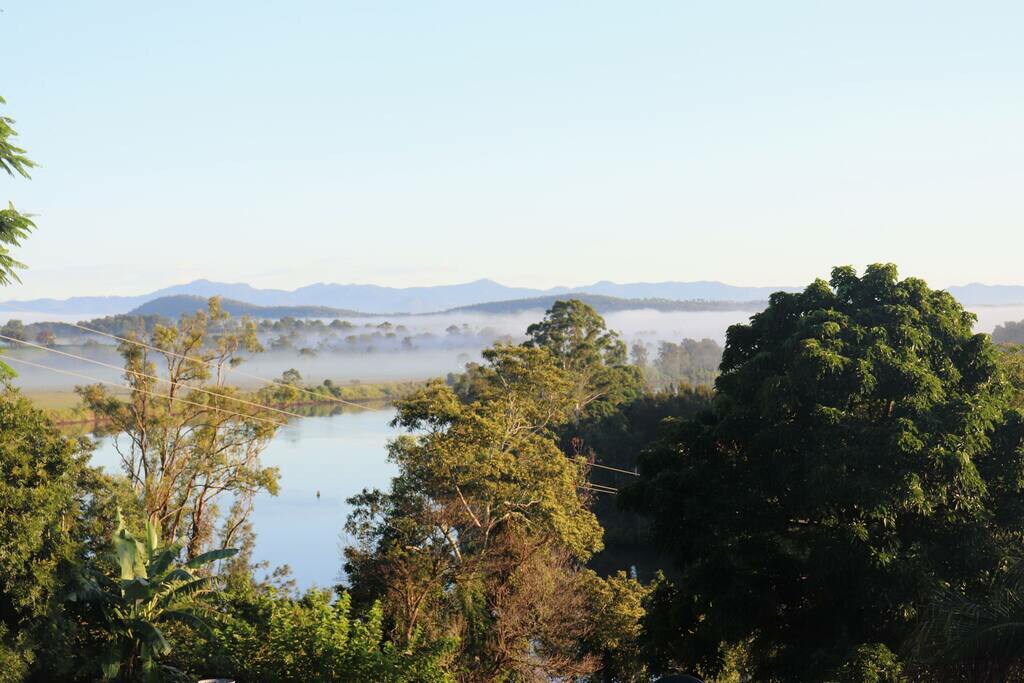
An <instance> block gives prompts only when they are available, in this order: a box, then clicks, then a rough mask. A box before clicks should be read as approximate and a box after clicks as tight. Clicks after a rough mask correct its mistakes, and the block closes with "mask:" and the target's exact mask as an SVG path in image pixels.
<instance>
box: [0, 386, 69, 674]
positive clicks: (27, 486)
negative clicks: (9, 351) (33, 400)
mask: <svg viewBox="0 0 1024 683" xmlns="http://www.w3.org/2000/svg"><path fill="white" fill-rule="evenodd" d="M86 457H87V452H86V450H85V449H84V448H83V447H82V445H81V444H80V443H78V442H77V441H75V440H73V439H69V438H67V437H65V436H63V435H61V434H60V432H59V431H57V429H56V428H55V427H54V426H53V425H52V424H51V423H50V422H49V421H48V420H47V419H46V417H45V416H44V415H43V414H42V413H41V412H40V411H38V410H36V409H34V408H33V407H32V406H31V404H30V403H29V401H28V400H27V399H25V398H23V397H22V396H21V395H20V394H18V392H17V391H14V390H12V389H10V388H3V389H2V390H0V681H16V680H21V676H22V674H23V673H24V672H25V671H26V670H27V668H28V666H29V665H30V664H31V662H32V661H33V659H34V656H33V652H34V651H36V650H37V649H38V648H39V647H40V641H41V638H42V635H43V633H44V631H43V629H44V627H45V625H46V622H47V621H48V620H49V619H50V618H51V616H52V615H53V612H54V610H55V609H56V602H57V598H58V593H59V592H60V588H61V583H60V568H61V565H62V564H63V563H64V561H65V560H68V559H70V558H71V556H72V555H73V553H74V547H75V546H74V539H73V537H72V533H71V527H72V524H73V520H74V518H75V493H76V490H77V482H78V478H79V475H80V472H81V470H82V467H83V466H84V460H85V458H86Z"/></svg>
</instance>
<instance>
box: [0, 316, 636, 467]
mask: <svg viewBox="0 0 1024 683" xmlns="http://www.w3.org/2000/svg"><path fill="white" fill-rule="evenodd" d="M0 336H2V335H0ZM587 465H589V466H590V467H600V468H601V469H602V470H611V471H612V472H621V473H622V474H629V475H631V476H634V477H639V476H640V475H639V474H637V473H636V472H633V471H630V470H623V469H620V468H618V467H610V466H608V465H602V464H600V463H596V462H589V463H587Z"/></svg>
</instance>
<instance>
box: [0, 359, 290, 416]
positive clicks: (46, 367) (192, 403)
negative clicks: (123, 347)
mask: <svg viewBox="0 0 1024 683" xmlns="http://www.w3.org/2000/svg"><path fill="white" fill-rule="evenodd" d="M4 361H5V362H6V361H11V362H13V363H23V364H24V365H30V366H32V367H34V368H39V369H40V370H49V371H51V372H57V373H60V374H62V375H68V376H70V377H77V378H79V379H85V380H89V381H90V382H97V383H99V384H108V385H110V386H112V387H120V388H122V389H128V390H130V391H137V392H139V393H140V394H146V395H148V396H153V397H155V398H163V399H167V400H169V401H177V402H179V403H184V404H185V405H190V406H196V407H198V408H205V409H207V410H216V411H217V412H221V413H225V414H227V415H233V416H235V417H243V418H246V419H249V420H259V421H260V422H267V423H269V424H272V425H275V426H277V427H287V426H288V424H287V423H285V422H278V421H276V420H271V419H270V418H266V417H260V416H258V415H246V414H245V413H238V412H235V411H232V410H224V409H223V408H218V407H217V406H213V405H207V404H203V403H196V402H195V401H189V400H187V399H184V398H178V397H176V396H175V397H171V396H164V395H163V394H158V393H156V392H154V391H147V390H146V389H139V388H137V387H132V386H131V385H129V384H118V383H117V382H108V381H106V380H102V379H97V378H95V377H90V376H89V375H83V374H81V373H78V372H72V371H71V370H61V369H60V368H54V367H50V366H49V365H42V364H40V363H33V362H32V361H28V360H25V359H23V358H15V357H13V356H4Z"/></svg>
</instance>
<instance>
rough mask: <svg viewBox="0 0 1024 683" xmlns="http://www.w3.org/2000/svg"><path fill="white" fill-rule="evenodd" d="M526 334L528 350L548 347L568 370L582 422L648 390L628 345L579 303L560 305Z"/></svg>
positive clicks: (574, 408) (574, 407)
mask: <svg viewBox="0 0 1024 683" xmlns="http://www.w3.org/2000/svg"><path fill="white" fill-rule="evenodd" d="M526 334H527V337H528V339H527V341H526V346H528V347H533V348H544V349H547V350H548V351H550V352H551V354H552V355H553V356H554V357H555V359H556V362H557V363H558V365H559V366H561V368H562V369H563V370H564V371H565V372H566V374H567V376H568V378H569V381H570V384H571V393H570V396H571V398H572V416H573V418H574V419H575V421H577V422H578V421H579V420H580V419H582V418H583V417H584V416H585V415H600V414H607V413H609V412H611V411H613V410H614V407H615V406H616V405H618V404H619V403H621V402H622V401H625V400H627V399H630V398H633V397H635V396H637V395H638V394H639V393H640V391H641V389H642V388H643V377H642V375H641V372H640V370H639V368H637V367H635V366H632V365H628V364H627V353H626V343H625V342H624V341H622V339H621V338H619V335H618V333H616V332H614V331H612V330H609V329H608V328H607V326H606V325H605V322H604V318H602V317H601V316H600V315H598V313H597V311H595V310H594V309H593V308H592V307H591V306H589V305H587V304H585V303H583V302H582V301H580V300H579V299H570V300H568V301H556V302H555V303H554V305H553V306H552V307H551V308H550V309H549V310H548V311H547V313H546V314H545V315H544V319H543V320H541V321H539V322H536V323H534V324H532V325H530V326H529V327H528V328H526Z"/></svg>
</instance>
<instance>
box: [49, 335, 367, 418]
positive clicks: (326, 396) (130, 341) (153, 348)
mask: <svg viewBox="0 0 1024 683" xmlns="http://www.w3.org/2000/svg"><path fill="white" fill-rule="evenodd" d="M62 324H64V325H70V326H71V327H77V328H78V329H80V330H84V331H85V332H91V333H92V334H98V335H101V336H103V337H109V338H110V339H116V340H118V341H121V342H124V343H126V344H135V345H136V346H141V347H142V348H144V349H149V350H150V351H156V352H157V353H163V354H167V355H168V356H173V357H175V358H181V359H184V360H187V361H191V362H193V363H202V364H203V365H206V366H207V367H209V365H210V363H211V362H210V361H208V360H203V359H202V358H196V357H194V356H186V355H184V354H180V353H175V352H174V351H168V350H167V349H161V348H158V347H156V346H152V345H150V344H147V343H145V342H141V341H139V340H137V339H129V338H127V337H119V336H117V335H116V334H110V333H109V332H102V331H100V330H94V329H92V328H91V327H86V326H85V325H79V324H78V323H62ZM225 370H226V371H227V372H234V373H236V374H239V375H241V376H242V377H248V378H250V379H255V380H259V381H260V382H264V383H266V384H270V385H276V386H286V387H289V388H292V389H295V390H297V391H301V392H302V393H304V394H309V395H310V396H314V397H316V398H317V399H321V400H323V399H327V400H328V401H334V402H336V403H343V404H345V405H348V406H353V407H355V408H361V409H363V410H373V409H372V408H370V407H369V406H364V405H362V404H361V403H356V402H354V401H346V400H345V399H343V398H338V397H337V396H332V395H330V394H318V393H317V392H315V391H310V390H309V389H306V388H304V387H297V386H295V385H294V384H285V383H284V382H281V381H278V380H274V379H267V378H266V377H260V376H259V375H253V374H250V373H248V372H242V371H241V370H239V369H237V368H225Z"/></svg>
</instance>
